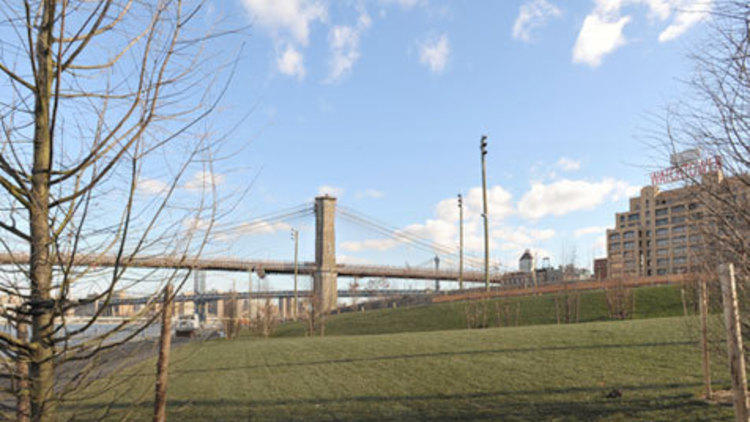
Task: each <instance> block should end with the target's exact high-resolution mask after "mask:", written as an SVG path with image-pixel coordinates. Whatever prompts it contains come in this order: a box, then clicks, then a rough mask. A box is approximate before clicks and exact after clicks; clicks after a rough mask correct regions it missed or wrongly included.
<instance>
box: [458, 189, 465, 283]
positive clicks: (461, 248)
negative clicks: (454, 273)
mask: <svg viewBox="0 0 750 422" xmlns="http://www.w3.org/2000/svg"><path fill="white" fill-rule="evenodd" d="M463 289H464V199H463V197H461V194H460V193H459V194H458V290H463Z"/></svg>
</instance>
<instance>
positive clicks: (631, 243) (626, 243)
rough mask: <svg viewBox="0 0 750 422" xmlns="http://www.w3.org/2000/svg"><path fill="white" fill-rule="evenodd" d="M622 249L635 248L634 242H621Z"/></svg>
mask: <svg viewBox="0 0 750 422" xmlns="http://www.w3.org/2000/svg"><path fill="white" fill-rule="evenodd" d="M622 247H623V249H634V248H635V242H633V241H630V242H623V244H622Z"/></svg>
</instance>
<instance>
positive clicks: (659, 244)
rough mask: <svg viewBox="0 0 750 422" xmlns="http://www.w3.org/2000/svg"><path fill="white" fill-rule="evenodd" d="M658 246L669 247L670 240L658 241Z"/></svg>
mask: <svg viewBox="0 0 750 422" xmlns="http://www.w3.org/2000/svg"><path fill="white" fill-rule="evenodd" d="M656 246H669V239H656Z"/></svg>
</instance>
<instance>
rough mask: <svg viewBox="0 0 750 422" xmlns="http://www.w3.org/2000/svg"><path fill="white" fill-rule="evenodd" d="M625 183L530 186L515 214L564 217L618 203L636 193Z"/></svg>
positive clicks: (572, 182)
mask: <svg viewBox="0 0 750 422" xmlns="http://www.w3.org/2000/svg"><path fill="white" fill-rule="evenodd" d="M638 189H639V188H638V187H636V186H632V185H629V184H628V183H626V182H623V181H619V180H614V179H609V178H608V179H603V180H602V181H600V182H588V181H585V180H569V179H563V180H559V181H556V182H553V183H550V184H543V183H534V184H532V186H531V190H529V191H528V192H526V194H525V195H524V196H523V197H522V198H521V200H520V201H519V203H518V211H519V212H520V213H521V215H522V216H523V217H526V218H529V219H537V218H541V217H544V216H546V215H556V216H560V215H564V214H568V213H570V212H573V211H578V210H587V209H592V208H594V207H595V206H597V205H599V204H601V203H602V202H604V201H605V200H607V199H610V200H619V199H622V198H626V197H628V196H632V195H634V194H635V193H637V192H638Z"/></svg>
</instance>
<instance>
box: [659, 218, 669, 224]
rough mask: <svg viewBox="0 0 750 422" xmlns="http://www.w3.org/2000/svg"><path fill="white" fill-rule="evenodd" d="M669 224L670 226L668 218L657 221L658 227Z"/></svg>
mask: <svg viewBox="0 0 750 422" xmlns="http://www.w3.org/2000/svg"><path fill="white" fill-rule="evenodd" d="M667 224H669V219H668V218H657V219H656V225H657V226H666V225H667Z"/></svg>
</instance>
